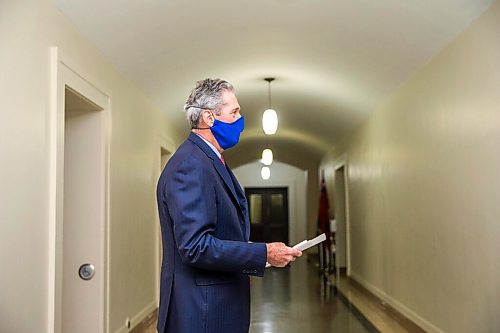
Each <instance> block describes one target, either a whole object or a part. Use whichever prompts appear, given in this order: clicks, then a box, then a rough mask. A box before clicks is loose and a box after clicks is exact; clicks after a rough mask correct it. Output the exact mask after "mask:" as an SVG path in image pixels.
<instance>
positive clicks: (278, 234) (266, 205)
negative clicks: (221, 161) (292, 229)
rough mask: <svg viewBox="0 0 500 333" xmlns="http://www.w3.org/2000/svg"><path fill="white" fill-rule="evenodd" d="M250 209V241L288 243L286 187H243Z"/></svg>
mask: <svg viewBox="0 0 500 333" xmlns="http://www.w3.org/2000/svg"><path fill="white" fill-rule="evenodd" d="M245 195H246V197H247V200H248V207H249V211H250V224H251V229H250V240H251V241H252V242H265V243H270V242H283V243H285V244H288V189H287V188H286V187H271V188H245Z"/></svg>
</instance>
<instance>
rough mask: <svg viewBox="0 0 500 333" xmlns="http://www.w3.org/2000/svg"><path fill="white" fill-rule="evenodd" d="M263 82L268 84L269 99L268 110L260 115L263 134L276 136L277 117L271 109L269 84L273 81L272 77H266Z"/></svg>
mask: <svg viewBox="0 0 500 333" xmlns="http://www.w3.org/2000/svg"><path fill="white" fill-rule="evenodd" d="M264 80H266V81H267V82H268V87H269V89H268V98H269V108H268V109H267V110H266V111H264V114H263V115H262V128H263V129H264V133H266V134H267V135H273V134H276V131H277V130H278V115H277V114H276V111H275V110H274V109H272V107H271V82H273V81H274V77H267V78H265V79H264Z"/></svg>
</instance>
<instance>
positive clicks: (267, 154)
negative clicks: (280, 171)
mask: <svg viewBox="0 0 500 333" xmlns="http://www.w3.org/2000/svg"><path fill="white" fill-rule="evenodd" d="M260 161H261V162H262V163H263V164H264V165H271V164H272V163H273V151H272V150H271V149H269V148H266V149H264V150H263V151H262V159H261V160H260Z"/></svg>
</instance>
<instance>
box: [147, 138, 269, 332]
mask: <svg viewBox="0 0 500 333" xmlns="http://www.w3.org/2000/svg"><path fill="white" fill-rule="evenodd" d="M157 199H158V209H159V214H160V223H161V229H162V241H163V261H162V269H161V287H160V308H159V313H158V325H157V328H158V332H159V333H164V332H169V333H198V332H199V333H202V332H203V333H207V332H214V333H225V332H227V333H239V332H241V333H243V332H245V333H247V332H248V328H249V323H250V286H249V277H248V275H256V276H263V275H264V267H265V263H266V255H267V253H266V246H265V244H263V243H248V239H249V236H250V223H249V218H248V205H247V201H246V199H245V195H244V193H243V191H242V189H241V187H240V185H239V183H238V181H237V180H236V178H235V177H234V175H233V173H232V172H231V170H230V169H229V168H226V166H224V165H223V164H222V162H221V161H220V160H219V158H218V157H217V155H216V154H215V153H214V151H212V149H211V148H210V147H209V146H208V145H207V144H206V143H205V142H204V141H203V140H202V139H201V138H199V137H198V136H197V135H196V134H194V133H191V134H190V135H189V137H188V139H187V140H186V141H185V142H184V143H183V144H182V145H181V146H180V147H179V149H178V150H177V151H176V153H175V154H174V155H173V156H172V158H171V159H170V160H169V162H168V163H167V165H166V167H165V169H164V170H163V172H162V174H161V176H160V179H159V182H158V188H157Z"/></svg>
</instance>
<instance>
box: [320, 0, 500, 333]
mask: <svg viewBox="0 0 500 333" xmlns="http://www.w3.org/2000/svg"><path fill="white" fill-rule="evenodd" d="M499 68H500V3H499V2H498V1H497V2H496V3H494V4H493V6H492V7H491V8H490V9H489V10H488V11H487V12H486V13H485V14H484V15H483V16H481V17H480V18H479V19H478V20H477V21H476V22H475V23H473V24H472V25H471V26H470V27H469V28H468V29H467V30H466V31H464V33H463V34H461V35H460V36H459V38H457V39H456V40H455V41H454V42H453V43H452V44H450V45H449V46H448V47H447V48H446V49H444V50H443V52H442V53H441V54H440V55H439V56H437V57H436V58H435V59H433V60H432V61H431V63H430V64H428V65H427V66H426V67H425V68H423V69H422V70H421V71H419V72H418V73H417V74H416V75H414V77H413V78H412V79H411V80H409V81H408V82H406V83H405V84H404V85H403V86H402V87H401V89H400V90H399V91H398V93H397V94H396V95H395V96H394V98H392V99H391V100H390V102H389V103H388V104H387V105H385V106H384V107H382V108H381V109H380V110H378V111H377V112H375V113H374V115H373V116H372V117H371V118H370V119H369V121H367V122H366V123H365V124H364V125H363V126H362V127H361V128H359V129H358V130H356V131H355V132H354V133H353V134H352V135H350V136H349V137H348V138H347V139H346V140H345V141H344V142H343V143H342V144H340V145H339V146H337V147H336V148H335V149H332V151H330V153H329V154H328V155H327V156H326V157H325V158H324V159H323V161H322V164H321V168H326V169H330V168H331V167H332V165H333V161H335V160H336V159H337V157H338V156H340V155H341V154H343V153H345V152H346V153H347V154H348V169H349V171H348V174H349V183H348V186H349V192H350V195H349V200H350V214H351V225H352V235H351V240H352V271H353V276H354V277H355V278H357V279H358V280H360V281H361V282H362V283H364V284H365V285H366V286H368V287H369V288H371V289H372V290H374V291H375V292H378V293H379V294H380V295H381V296H383V297H384V298H386V300H387V301H389V302H391V303H392V304H393V305H395V306H397V307H399V308H400V309H401V310H403V311H407V313H408V314H409V315H411V316H413V317H414V319H415V320H417V321H419V323H420V324H421V325H424V326H425V327H426V328H427V329H428V330H430V331H439V330H442V331H444V332H498V331H499V330H500V319H499V316H498V314H499V313H500V259H499V255H498V253H500V241H499V240H500V223H499V217H500V205H499V201H500V178H499V176H498V173H499V170H500V144H499V143H500V69H499Z"/></svg>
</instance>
